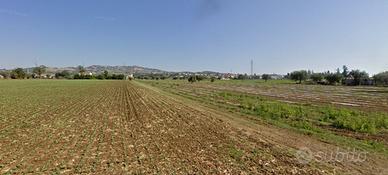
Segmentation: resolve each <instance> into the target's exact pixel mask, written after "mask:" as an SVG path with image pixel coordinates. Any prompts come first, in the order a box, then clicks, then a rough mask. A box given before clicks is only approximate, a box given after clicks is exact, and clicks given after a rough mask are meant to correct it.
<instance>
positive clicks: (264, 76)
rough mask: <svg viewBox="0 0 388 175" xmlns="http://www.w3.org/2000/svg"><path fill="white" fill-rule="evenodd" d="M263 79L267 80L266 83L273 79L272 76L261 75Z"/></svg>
mask: <svg viewBox="0 0 388 175" xmlns="http://www.w3.org/2000/svg"><path fill="white" fill-rule="evenodd" d="M261 79H263V80H265V82H267V81H268V80H270V79H271V76H270V75H268V74H263V75H261Z"/></svg>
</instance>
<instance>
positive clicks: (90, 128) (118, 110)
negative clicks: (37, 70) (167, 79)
mask: <svg viewBox="0 0 388 175" xmlns="http://www.w3.org/2000/svg"><path fill="white" fill-rule="evenodd" d="M231 116H232V117H231ZM230 118H235V117H234V116H233V114H228V113H225V112H217V111H214V110H210V109H207V108H206V107H202V106H200V105H199V106H198V104H197V103H188V102H185V101H181V100H178V99H175V98H173V97H171V96H168V95H166V94H163V93H159V92H157V91H155V90H152V89H149V88H147V87H144V86H141V85H139V84H138V83H134V82H126V81H1V82H0V173H2V174H3V173H4V174H7V173H9V174H13V173H15V174H25V173H34V174H35V173H43V174H55V173H60V174H84V173H85V174H123V173H129V174H328V173H329V174H333V173H336V172H355V173H368V172H370V173H371V174H379V173H382V171H384V170H381V168H384V167H383V166H381V165H382V164H381V162H380V159H373V160H371V161H369V162H363V163H357V164H354V165H353V164H349V165H348V164H341V163H326V162H323V163H322V162H316V163H310V164H305V163H303V162H300V161H298V160H299V159H298V157H297V156H295V151H297V149H298V147H299V146H303V144H301V143H296V142H298V139H299V141H305V142H306V143H308V144H313V145H315V146H312V147H311V149H312V150H315V149H318V150H319V149H331V148H333V147H331V146H330V145H325V143H321V142H319V141H316V140H314V139H312V138H309V137H308V136H305V135H299V134H297V133H288V131H285V130H282V129H278V128H273V127H272V126H261V125H259V124H254V125H253V126H248V125H244V124H241V123H244V122H241V123H239V122H236V121H234V120H231V119H230ZM287 140H288V141H287ZM376 161H377V162H376ZM371 162H372V164H373V163H375V164H373V166H372V165H371V164H370V163H371ZM373 170H374V171H376V172H374V173H373V172H372V171H373Z"/></svg>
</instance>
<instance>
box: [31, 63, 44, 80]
mask: <svg viewBox="0 0 388 175" xmlns="http://www.w3.org/2000/svg"><path fill="white" fill-rule="evenodd" d="M32 72H33V73H34V74H36V75H38V78H41V77H42V74H44V73H46V66H43V65H41V66H38V67H34V69H33V70H32Z"/></svg>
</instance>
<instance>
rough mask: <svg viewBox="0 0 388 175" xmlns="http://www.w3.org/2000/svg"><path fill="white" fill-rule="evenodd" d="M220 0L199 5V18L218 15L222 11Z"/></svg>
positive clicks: (207, 0) (201, 2)
mask: <svg viewBox="0 0 388 175" xmlns="http://www.w3.org/2000/svg"><path fill="white" fill-rule="evenodd" d="M221 3H222V2H221V1H220V0H202V1H200V4H199V9H198V17H199V18H201V19H202V18H206V17H209V16H212V15H214V14H216V13H218V12H219V11H220V9H221V5H222V4H221Z"/></svg>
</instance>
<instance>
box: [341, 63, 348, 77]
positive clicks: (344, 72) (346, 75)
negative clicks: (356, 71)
mask: <svg viewBox="0 0 388 175" xmlns="http://www.w3.org/2000/svg"><path fill="white" fill-rule="evenodd" d="M342 76H343V77H344V78H346V77H348V76H349V69H348V67H346V65H343V66H342Z"/></svg>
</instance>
